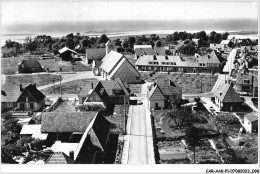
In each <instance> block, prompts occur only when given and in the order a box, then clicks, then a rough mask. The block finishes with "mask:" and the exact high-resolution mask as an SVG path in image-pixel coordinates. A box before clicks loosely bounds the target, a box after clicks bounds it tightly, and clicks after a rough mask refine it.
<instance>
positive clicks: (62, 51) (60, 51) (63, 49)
mask: <svg viewBox="0 0 260 174" xmlns="http://www.w3.org/2000/svg"><path fill="white" fill-rule="evenodd" d="M66 51H70V52H72V53H74V54H78V53H77V52H76V51H74V50H72V49H69V48H68V47H63V48H62V49H60V50H59V53H60V54H62V53H64V52H66Z"/></svg>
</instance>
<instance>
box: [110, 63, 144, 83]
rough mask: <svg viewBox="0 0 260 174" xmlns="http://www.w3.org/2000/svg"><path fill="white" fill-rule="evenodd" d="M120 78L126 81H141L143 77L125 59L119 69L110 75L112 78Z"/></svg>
mask: <svg viewBox="0 0 260 174" xmlns="http://www.w3.org/2000/svg"><path fill="white" fill-rule="evenodd" d="M115 78H120V79H121V80H123V81H124V82H126V83H140V82H141V77H140V74H139V73H138V72H137V71H136V69H135V68H134V67H133V66H132V65H131V64H130V63H129V62H128V61H124V62H123V63H122V64H121V66H120V67H118V69H117V71H116V72H115V73H114V74H113V75H112V76H110V79H115Z"/></svg>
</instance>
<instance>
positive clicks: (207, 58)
mask: <svg viewBox="0 0 260 174" xmlns="http://www.w3.org/2000/svg"><path fill="white" fill-rule="evenodd" d="M198 62H199V63H200V62H201V63H220V61H219V59H218V57H217V55H216V53H215V51H214V50H213V51H211V53H210V54H205V55H203V56H200V57H199V58H198Z"/></svg>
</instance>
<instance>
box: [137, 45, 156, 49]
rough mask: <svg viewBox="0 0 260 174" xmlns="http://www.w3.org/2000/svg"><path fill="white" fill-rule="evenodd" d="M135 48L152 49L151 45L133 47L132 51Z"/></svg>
mask: <svg viewBox="0 0 260 174" xmlns="http://www.w3.org/2000/svg"><path fill="white" fill-rule="evenodd" d="M137 48H152V45H134V50H135V49H137Z"/></svg>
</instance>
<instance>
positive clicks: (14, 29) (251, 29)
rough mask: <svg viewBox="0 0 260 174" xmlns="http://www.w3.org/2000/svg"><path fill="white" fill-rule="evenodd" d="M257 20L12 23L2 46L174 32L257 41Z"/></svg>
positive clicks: (4, 27) (160, 34) (6, 27)
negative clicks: (50, 39) (73, 37)
mask: <svg viewBox="0 0 260 174" xmlns="http://www.w3.org/2000/svg"><path fill="white" fill-rule="evenodd" d="M257 25H258V23H257V20H252V19H240V20H239V19H232V20H224V19H223V20H185V21H184V20H163V21H157V20H147V21H142V20H138V21H77V20H75V21H55V22H53V21H52V22H46V21H45V22H38V23H23V22H19V23H15V24H6V25H2V35H1V41H2V45H3V44H4V43H5V41H6V40H8V39H11V40H14V41H18V42H21V43H23V42H24V39H25V37H28V36H30V37H32V38H33V37H36V36H37V35H49V36H52V37H62V36H66V35H67V34H69V33H74V34H76V33H80V35H84V36H89V37H96V36H97V37H99V36H100V35H102V34H106V35H107V36H108V37H110V38H124V37H127V36H137V35H143V34H144V35H150V34H157V35H159V36H160V37H166V36H167V35H169V34H172V33H174V32H175V31H186V32H190V33H193V32H198V31H205V32H206V33H207V34H209V33H210V32H211V31H216V32H219V33H223V32H226V31H227V32H229V33H230V34H231V35H230V37H233V36H235V37H236V38H251V39H257V38H258V30H257Z"/></svg>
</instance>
